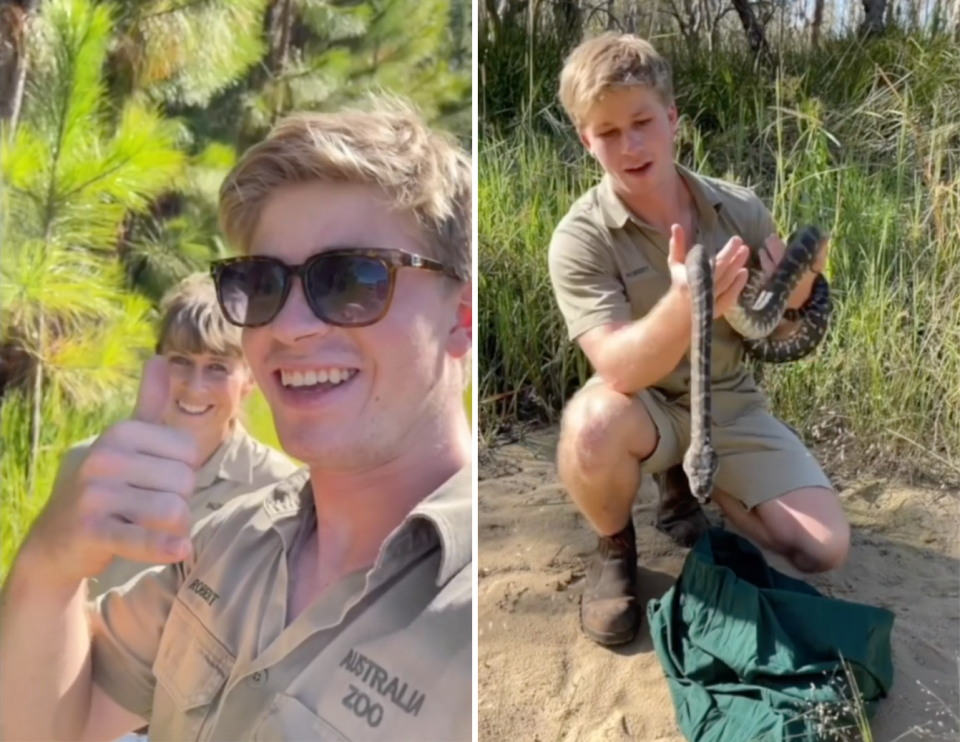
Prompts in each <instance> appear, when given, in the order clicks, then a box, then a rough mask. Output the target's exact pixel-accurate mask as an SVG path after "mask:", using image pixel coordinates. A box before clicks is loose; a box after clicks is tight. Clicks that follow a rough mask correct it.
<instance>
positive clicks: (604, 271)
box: [549, 164, 776, 424]
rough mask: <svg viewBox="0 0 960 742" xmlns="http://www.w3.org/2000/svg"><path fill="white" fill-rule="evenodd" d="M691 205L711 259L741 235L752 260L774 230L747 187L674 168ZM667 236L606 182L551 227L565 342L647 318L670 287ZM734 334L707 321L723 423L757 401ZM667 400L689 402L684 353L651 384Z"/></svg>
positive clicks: (552, 260)
mask: <svg viewBox="0 0 960 742" xmlns="http://www.w3.org/2000/svg"><path fill="white" fill-rule="evenodd" d="M677 169H678V170H679V172H680V175H681V177H683V178H684V180H685V181H686V182H687V184H688V185H689V186H690V190H691V191H692V193H693V197H694V201H695V204H696V210H697V216H698V220H697V221H698V227H697V232H696V235H695V236H694V239H690V236H689V235H688V236H687V244H688V246H690V245H693V244H694V243H695V242H700V243H702V244H703V245H704V247H705V248H706V249H707V251H708V253H709V254H710V255H711V256H715V255H716V254H717V253H718V252H720V250H722V249H723V247H724V245H725V244H726V243H727V241H728V240H729V239H730V238H731V237H733V236H734V235H739V236H740V237H741V238H742V239H743V241H744V242H745V243H746V244H748V245H749V246H750V248H751V251H752V252H753V254H754V255H757V254H758V250H759V249H760V248H761V247H763V244H764V241H765V240H766V238H767V237H768V236H769V235H770V234H771V233H773V232H774V231H775V230H776V227H775V225H774V222H773V218H772V217H771V215H770V212H769V211H768V210H767V209H766V207H765V206H764V205H763V203H762V202H761V201H760V199H759V198H758V197H757V196H756V195H755V194H754V193H753V192H752V191H750V190H749V189H748V188H745V187H743V186H739V185H735V184H733V183H728V182H726V181H722V180H718V179H715V178H709V177H705V176H701V175H697V174H695V173H693V172H692V171H690V170H689V169H687V168H685V167H683V166H682V165H679V164H677ZM669 253H670V237H669V235H665V234H663V233H661V232H660V231H658V230H657V229H655V228H654V227H652V226H651V225H649V224H647V223H646V222H644V221H642V220H641V219H639V218H637V217H636V216H635V215H634V214H633V213H632V212H631V211H630V210H629V209H628V208H627V206H626V205H625V204H624V203H623V201H622V200H621V199H620V197H619V196H618V195H617V194H616V193H615V192H614V190H613V186H612V183H611V181H610V179H609V177H606V176H605V177H604V178H603V179H602V180H601V182H600V183H599V184H598V185H596V186H594V187H593V188H591V189H590V190H589V191H587V192H586V193H585V194H584V195H583V196H581V197H580V198H579V199H578V200H577V201H576V202H575V203H574V204H573V206H572V207H571V208H570V210H569V211H568V212H567V214H566V215H565V216H564V217H563V219H562V220H561V221H560V224H559V225H558V226H557V228H556V230H555V232H554V234H553V239H552V241H551V243H550V250H549V268H550V277H551V281H552V283H553V288H554V294H555V296H556V300H557V303H558V305H559V307H560V311H561V313H562V315H563V318H564V321H565V323H566V327H567V332H568V335H569V337H570V339H571V340H576V339H577V338H578V337H580V336H581V335H583V334H584V333H585V332H587V331H588V330H590V329H592V328H594V327H597V326H598V325H603V324H606V323H609V322H619V321H631V320H637V319H640V318H641V317H643V316H645V315H646V314H647V313H648V312H649V311H650V310H651V309H653V307H654V306H655V305H656V304H657V303H658V302H659V301H660V299H661V298H662V297H663V295H664V294H666V293H667V290H668V289H669V288H670V268H669V266H668V264H667V257H668V255H669ZM741 343H742V341H741V338H740V336H739V335H738V334H737V333H736V332H735V331H734V330H733V328H732V327H731V326H730V325H729V324H728V323H727V321H726V320H725V319H723V318H722V317H721V318H720V319H718V320H715V321H714V324H713V344H712V352H711V360H712V365H711V379H712V382H713V389H714V405H713V406H714V419H715V422H717V423H719V424H723V423H724V422H727V421H729V420H730V419H732V417H733V416H735V415H736V414H738V412H739V411H740V410H742V409H743V408H744V406H746V405H751V404H763V403H764V399H765V398H764V397H763V396H762V393H761V392H760V391H759V390H758V388H757V386H756V384H755V382H754V379H753V376H752V374H751V373H750V372H749V370H748V369H747V368H746V367H745V365H744V363H743V359H744V351H743V346H742V344H741ZM653 388H654V389H655V390H656V391H658V392H659V393H660V394H661V395H662V397H663V398H664V400H665V401H667V402H674V403H677V404H680V405H682V406H685V407H689V405H690V353H689V351H688V352H687V354H686V355H685V356H684V358H683V359H681V361H680V363H679V364H678V365H677V367H676V368H675V369H674V370H673V371H672V372H671V373H670V374H668V375H667V376H666V377H665V378H663V379H661V380H660V381H659V382H657V384H655V385H654V387H653Z"/></svg>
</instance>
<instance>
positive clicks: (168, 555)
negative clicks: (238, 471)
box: [0, 102, 473, 740]
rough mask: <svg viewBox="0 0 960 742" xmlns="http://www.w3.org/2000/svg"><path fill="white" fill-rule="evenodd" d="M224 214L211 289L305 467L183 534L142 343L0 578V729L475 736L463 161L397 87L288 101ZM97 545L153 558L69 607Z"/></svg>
mask: <svg viewBox="0 0 960 742" xmlns="http://www.w3.org/2000/svg"><path fill="white" fill-rule="evenodd" d="M220 215H221V223H222V227H223V230H224V232H225V233H226V235H227V237H228V239H229V240H230V242H231V243H232V244H233V245H235V246H236V247H237V250H238V252H239V253H240V255H239V257H237V258H232V259H227V260H224V261H221V262H219V263H218V264H217V265H216V266H215V267H214V270H213V272H214V278H215V281H216V283H217V287H218V295H219V298H220V303H221V307H222V309H223V311H224V314H225V316H226V317H227V318H228V320H230V321H231V322H232V323H234V324H238V325H240V324H242V325H244V329H243V335H242V344H243V349H244V356H245V357H246V359H247V362H248V363H249V364H250V368H251V370H252V372H253V376H254V379H255V380H256V383H257V384H258V385H259V387H260V389H261V390H262V392H263V394H264V396H265V398H266V400H267V402H268V404H269V406H270V408H271V411H272V413H273V418H274V422H275V425H276V429H277V435H278V437H279V440H280V443H281V445H282V447H283V449H284V450H285V451H286V452H287V453H288V454H289V455H291V456H293V457H294V458H296V459H298V460H300V461H303V462H305V464H306V467H304V468H303V469H302V470H300V471H298V472H297V473H295V474H294V475H292V476H291V477H289V478H288V479H286V480H284V481H283V482H281V483H280V484H279V485H277V486H274V487H267V488H265V489H263V490H261V491H259V492H257V493H254V494H252V495H249V496H247V497H243V498H237V499H235V500H234V501H232V502H230V503H228V504H227V505H224V506H223V507H222V508H220V510H218V511H217V512H215V513H213V514H212V515H211V516H209V517H208V518H207V519H206V520H204V521H202V522H201V523H200V524H199V525H198V526H197V527H196V528H194V529H193V531H192V532H188V529H187V512H186V507H185V503H184V502H183V497H184V496H185V495H187V494H188V493H190V492H191V491H192V490H193V489H194V486H195V479H196V476H195V471H196V468H197V465H198V464H199V452H198V450H197V447H196V445H195V444H194V443H193V442H192V441H191V440H190V439H189V437H188V436H187V435H186V434H184V433H183V432H182V431H178V430H174V429H171V428H169V427H165V426H163V425H161V424H160V418H161V412H162V410H163V409H164V407H165V404H166V396H167V382H166V376H167V374H168V373H169V369H168V365H167V362H166V361H165V360H164V359H163V358H157V359H154V360H152V361H151V362H150V363H149V364H148V366H147V368H146V369H145V373H144V377H143V381H142V384H141V388H140V396H139V399H138V402H137V407H136V414H135V416H134V419H132V420H129V421H125V422H123V423H120V424H118V425H116V426H114V427H113V428H111V429H110V430H108V431H107V432H106V433H105V434H104V435H103V436H101V437H100V438H99V439H98V440H97V442H96V443H95V444H94V445H93V446H92V448H91V452H90V454H89V455H88V456H87V458H86V460H85V462H84V465H83V466H81V469H80V470H79V472H78V475H77V477H76V478H75V481H74V483H72V484H69V485H68V486H65V487H64V488H63V489H62V490H61V491H59V492H55V493H54V495H53V497H52V498H51V506H50V508H49V509H48V510H47V512H45V513H44V514H43V516H41V518H39V519H38V521H37V525H36V527H35V528H34V529H33V530H32V532H31V534H30V536H29V537H28V539H27V540H26V543H25V545H24V546H23V548H22V549H21V551H20V553H19V555H18V558H17V560H16V563H15V565H14V567H13V569H12V571H11V575H10V578H9V580H8V582H7V584H6V585H5V586H4V596H3V606H2V609H0V622H2V625H3V635H2V637H0V651H2V654H3V662H2V663H0V705H2V706H3V707H4V709H5V711H4V715H3V719H2V722H0V724H2V727H3V729H2V732H3V734H2V737H3V738H4V739H28V738H29V739H45V740H51V739H71V740H78V739H79V740H93V739H100V740H110V739H115V738H116V737H118V736H120V735H121V734H123V733H124V732H127V731H129V730H131V729H135V728H137V727H139V726H141V725H142V724H143V722H144V721H149V723H150V734H151V738H155V739H176V740H211V739H229V740H257V739H272V740H307V739H354V740H360V739H364V740H468V739H470V738H471V730H472V702H471V699H472V668H473V657H472V651H471V650H472V640H471V637H472V578H471V570H470V562H471V554H472V506H471V499H472V498H471V493H472V489H471V480H472V476H471V461H472V456H471V449H472V440H471V438H472V437H471V433H470V427H469V424H468V419H467V416H466V411H465V410H464V407H463V401H462V399H463V389H464V386H463V385H464V372H463V368H462V364H463V359H464V358H465V357H466V355H467V353H468V351H469V349H470V346H471V343H472V331H471V328H472V301H471V297H472V291H471V281H472V277H471V265H472V257H471V254H472V245H471V228H470V227H471V225H470V216H471V169H470V162H469V159H468V158H467V156H466V155H465V154H464V153H463V152H462V151H461V149H460V148H459V147H457V146H456V145H455V144H454V143H452V142H451V141H450V140H449V139H448V138H447V137H445V136H442V135H440V134H439V133H437V132H434V131H431V130H430V129H429V128H428V127H427V126H425V125H424V123H423V122H422V121H421V120H420V119H419V117H418V116H417V115H415V113H414V112H412V111H410V110H408V109H406V108H404V107H402V106H394V105H388V104H387V103H386V102H384V103H383V105H381V106H379V107H374V108H373V109H372V110H369V111H357V112H344V113H339V114H304V115H294V116H290V117H289V118H287V119H285V120H283V121H281V122H280V123H279V124H278V125H277V126H276V127H275V128H274V130H273V131H272V133H271V135H270V136H269V137H268V139H267V140H266V141H264V142H261V143H259V144H257V145H255V146H254V147H252V148H251V149H250V150H249V151H248V152H246V153H245V155H244V156H243V157H242V158H241V161H240V162H239V163H238V165H237V166H236V168H235V169H234V170H233V172H232V173H231V174H230V175H229V176H228V178H227V179H226V181H225V183H224V184H223V187H222V190H221V201H220ZM108 492H113V493H116V494H115V495H108V494H107V493H108ZM118 516H119V517H118ZM115 555H120V556H124V557H126V558H134V559H147V560H153V559H156V560H157V561H160V562H164V563H165V565H166V566H163V567H160V568H157V569H155V570H151V571H148V572H145V573H143V574H142V575H140V576H139V577H138V578H137V579H136V580H135V581H134V582H133V583H132V584H131V583H128V584H127V585H126V586H125V588H124V589H123V590H122V591H119V590H112V591H109V592H107V593H106V594H105V595H103V596H101V597H100V598H99V599H98V600H97V602H96V603H95V604H94V605H93V606H90V607H89V608H87V607H86V606H85V605H84V601H83V583H84V582H85V580H86V579H87V578H88V577H89V576H90V575H92V574H96V572H97V571H98V570H99V569H100V568H102V565H103V564H104V563H106V562H107V561H108V560H109V559H111V558H112V557H113V556H115ZM11 710H13V711H11Z"/></svg>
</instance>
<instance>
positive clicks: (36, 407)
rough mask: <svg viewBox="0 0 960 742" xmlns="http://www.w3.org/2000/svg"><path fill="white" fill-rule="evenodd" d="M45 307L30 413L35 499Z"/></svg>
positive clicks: (31, 483) (31, 488) (30, 485)
mask: <svg viewBox="0 0 960 742" xmlns="http://www.w3.org/2000/svg"><path fill="white" fill-rule="evenodd" d="M45 324H46V323H45V322H44V316H43V308H42V307H41V309H40V322H39V327H38V336H37V350H38V352H37V364H36V366H35V367H34V369H33V400H32V401H33V411H32V414H31V415H30V468H29V469H28V474H27V498H28V499H31V500H32V499H33V494H34V492H35V490H36V488H37V459H38V457H39V456H40V426H41V425H42V424H43V420H42V419H41V418H42V416H43V350H44V347H43V336H44V332H45V329H46V328H45Z"/></svg>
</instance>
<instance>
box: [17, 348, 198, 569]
mask: <svg viewBox="0 0 960 742" xmlns="http://www.w3.org/2000/svg"><path fill="white" fill-rule="evenodd" d="M169 393H170V383H169V369H168V366H167V360H166V359H165V358H163V357H160V356H156V357H154V358H152V359H150V360H149V361H148V362H147V363H146V365H145V366H144V369H143V377H142V378H141V381H140V391H139V394H138V396H137V404H136V408H135V409H134V412H133V415H132V418H131V419H129V420H123V421H121V422H118V423H115V424H114V425H111V426H110V427H109V428H107V429H106V430H105V431H104V432H103V433H102V434H101V435H100V437H99V438H97V440H96V441H95V442H94V443H93V445H92V446H91V448H90V451H89V452H88V454H87V456H86V458H85V459H84V460H83V462H82V463H81V464H80V467H79V469H78V470H77V472H76V474H75V476H74V477H73V479H72V481H69V482H65V483H64V484H63V486H62V487H60V488H59V491H54V492H53V493H51V496H50V501H49V502H48V504H47V506H46V508H45V509H44V511H43V512H42V513H41V515H40V516H39V517H38V519H37V522H36V524H35V526H34V528H33V530H32V531H31V533H30V535H29V536H28V543H27V544H25V547H24V549H25V550H26V549H29V551H30V553H31V555H32V557H33V558H34V559H35V560H36V561H38V562H39V564H42V565H43V569H44V572H45V575H46V576H48V577H49V578H50V579H51V580H53V581H56V582H58V583H61V584H63V585H66V586H70V585H75V584H78V583H79V582H81V581H82V580H83V579H85V578H87V577H93V576H95V575H97V574H99V573H100V572H101V571H103V569H105V568H106V567H107V565H108V564H109V563H110V561H111V560H112V559H113V557H114V556H118V557H121V558H125V559H130V560H133V561H139V562H149V563H163V564H168V563H174V562H178V561H181V560H183V559H184V558H186V557H187V556H188V554H189V552H190V538H189V537H190V528H191V525H190V511H189V508H188V507H187V499H188V498H189V497H190V496H191V495H192V494H193V491H194V488H195V486H196V469H197V468H198V467H199V464H200V461H199V458H200V451H199V447H198V445H197V442H196V441H195V440H194V438H193V437H192V436H190V434H188V433H185V432H183V431H179V430H175V429H174V428H171V427H168V426H166V425H163V424H162V423H161V417H162V415H163V412H164V410H165V408H166V405H167V398H168V395H169Z"/></svg>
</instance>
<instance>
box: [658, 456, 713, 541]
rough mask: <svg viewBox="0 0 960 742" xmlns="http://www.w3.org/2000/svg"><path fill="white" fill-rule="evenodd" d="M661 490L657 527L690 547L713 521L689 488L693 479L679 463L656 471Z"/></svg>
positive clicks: (674, 539)
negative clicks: (688, 478)
mask: <svg viewBox="0 0 960 742" xmlns="http://www.w3.org/2000/svg"><path fill="white" fill-rule="evenodd" d="M653 478H654V481H655V482H656V483H657V489H658V490H659V492H660V496H659V500H658V501H657V520H656V527H657V530H658V531H660V532H661V533H665V534H667V535H668V536H669V537H670V538H671V539H673V541H674V543H676V544H677V545H678V546H682V547H684V548H685V549H690V548H692V547H693V545H694V544H695V543H697V541H698V540H699V539H700V537H701V536H702V535H703V534H704V533H706V532H707V529H708V528H709V527H710V522H709V521H708V520H707V516H706V513H704V512H703V508H702V507H701V506H700V503H698V502H697V499H696V498H695V497H694V496H693V493H692V492H691V491H690V483H689V482H688V481H687V475H686V474H685V473H684V471H683V466H682V465H680V464H676V465H674V466H671V467H670V468H669V469H667V470H666V471H664V472H660V473H659V474H654V476H653Z"/></svg>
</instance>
